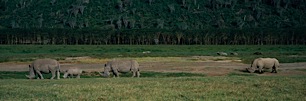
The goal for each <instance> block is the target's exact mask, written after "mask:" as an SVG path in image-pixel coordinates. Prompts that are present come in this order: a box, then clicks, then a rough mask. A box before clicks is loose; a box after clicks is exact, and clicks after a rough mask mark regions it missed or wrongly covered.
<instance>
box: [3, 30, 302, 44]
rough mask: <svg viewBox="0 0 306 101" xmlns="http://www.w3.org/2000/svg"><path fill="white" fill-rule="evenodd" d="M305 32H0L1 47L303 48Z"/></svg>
mask: <svg viewBox="0 0 306 101" xmlns="http://www.w3.org/2000/svg"><path fill="white" fill-rule="evenodd" d="M305 36H306V33H305V29H302V28H299V29H278V30H275V29H245V30H240V29H222V30H220V29H210V30H158V29H151V30H140V29H138V30H120V31H119V30H100V29H1V30H0V44H6V45H14V44H39V45H119V44H120V45H123V44H125V45H157V44H161V45H306V37H305Z"/></svg>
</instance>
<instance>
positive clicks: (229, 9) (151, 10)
mask: <svg viewBox="0 0 306 101" xmlns="http://www.w3.org/2000/svg"><path fill="white" fill-rule="evenodd" d="M305 12H306V0H0V22H1V23H0V28H73V29H82V28H96V29H104V30H107V29H116V30H127V29H166V30H172V29H180V30H201V29H210V28H221V29H223V28H240V29H244V28H298V27H306V25H305V23H306V19H305V18H306V13H305Z"/></svg>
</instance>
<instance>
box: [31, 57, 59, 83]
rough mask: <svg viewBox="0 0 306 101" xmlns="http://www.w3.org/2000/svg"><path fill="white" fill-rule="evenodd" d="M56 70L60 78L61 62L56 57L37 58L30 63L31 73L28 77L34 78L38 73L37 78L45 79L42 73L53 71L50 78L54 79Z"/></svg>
mask: <svg viewBox="0 0 306 101" xmlns="http://www.w3.org/2000/svg"><path fill="white" fill-rule="evenodd" d="M55 72H57V79H60V64H59V62H58V61H56V60H54V59H37V60H35V61H34V62H33V63H32V64H31V65H29V75H26V77H27V78H29V79H33V78H35V77H36V74H38V77H37V79H39V78H40V79H44V77H43V75H42V73H52V77H51V78H50V79H54V77H55Z"/></svg>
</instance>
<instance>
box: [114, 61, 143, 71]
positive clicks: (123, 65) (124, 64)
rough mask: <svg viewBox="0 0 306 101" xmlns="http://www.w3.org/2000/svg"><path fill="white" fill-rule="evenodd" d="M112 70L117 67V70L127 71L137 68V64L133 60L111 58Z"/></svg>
mask: <svg viewBox="0 0 306 101" xmlns="http://www.w3.org/2000/svg"><path fill="white" fill-rule="evenodd" d="M111 68H112V70H114V69H117V70H118V71H119V72H129V71H135V70H138V68H139V64H138V62H137V61H135V60H112V61H111Z"/></svg>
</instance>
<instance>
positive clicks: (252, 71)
mask: <svg viewBox="0 0 306 101" xmlns="http://www.w3.org/2000/svg"><path fill="white" fill-rule="evenodd" d="M246 70H247V71H248V72H250V73H254V72H255V69H254V68H252V67H250V68H246Z"/></svg>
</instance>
